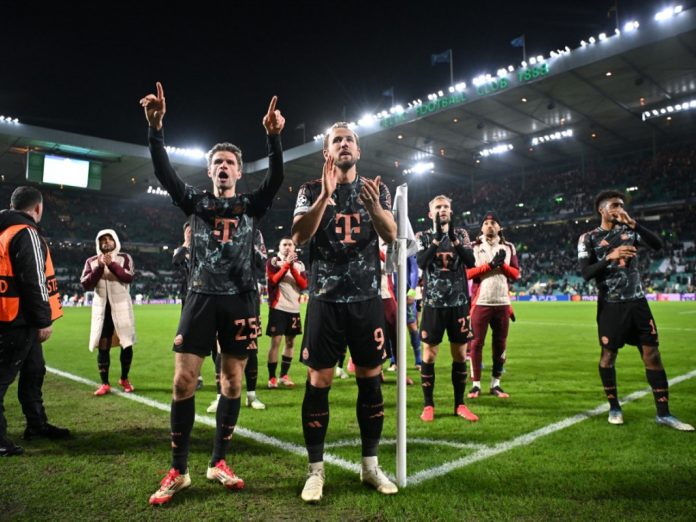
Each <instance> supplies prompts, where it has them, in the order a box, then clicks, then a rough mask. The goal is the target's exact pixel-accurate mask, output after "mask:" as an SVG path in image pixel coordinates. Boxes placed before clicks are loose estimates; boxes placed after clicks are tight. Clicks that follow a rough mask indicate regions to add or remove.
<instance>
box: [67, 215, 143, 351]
mask: <svg viewBox="0 0 696 522" xmlns="http://www.w3.org/2000/svg"><path fill="white" fill-rule="evenodd" d="M107 234H108V235H110V236H111V237H112V238H113V239H114V242H115V243H116V248H114V250H113V251H112V252H110V253H111V258H112V260H111V263H110V264H109V265H104V264H102V263H101V262H100V261H99V257H100V256H101V255H102V251H101V249H100V248H99V238H100V237H102V236H105V235H107ZM95 243H96V250H97V255H96V256H92V257H90V258H89V259H87V261H85V267H84V269H83V270H82V277H80V282H81V283H82V287H83V288H84V289H85V290H94V300H93V301H92V324H91V328H90V332H89V349H90V351H94V349H95V348H97V347H98V346H99V338H100V337H101V332H102V328H103V327H104V317H105V313H106V304H107V303H108V304H109V306H110V308H111V319H112V320H113V322H114V337H113V338H112V340H111V345H112V346H117V345H121V346H123V347H124V348H125V347H127V346H133V345H134V344H135V341H136V339H135V318H134V317H133V302H132V300H131V296H130V283H131V281H133V274H134V273H135V269H134V266H133V258H131V256H129V255H128V254H124V253H123V252H121V242H120V241H119V239H118V235H117V234H116V232H115V231H114V230H111V229H109V228H107V229H104V230H100V231H99V233H98V234H97V237H96V239H95Z"/></svg>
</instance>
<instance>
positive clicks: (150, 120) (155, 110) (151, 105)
mask: <svg viewBox="0 0 696 522" xmlns="http://www.w3.org/2000/svg"><path fill="white" fill-rule="evenodd" d="M140 105H141V107H142V108H143V110H144V111H145V119H146V120H147V124H148V125H149V126H150V127H152V128H153V129H155V130H161V129H162V120H163V119H164V114H165V113H166V112H167V102H166V101H165V99H164V88H163V87H162V84H161V83H160V82H157V94H148V95H147V96H145V97H144V98H141V99H140Z"/></svg>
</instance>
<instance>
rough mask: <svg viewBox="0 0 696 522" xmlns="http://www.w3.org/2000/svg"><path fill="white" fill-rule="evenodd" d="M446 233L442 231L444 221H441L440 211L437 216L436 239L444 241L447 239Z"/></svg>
mask: <svg viewBox="0 0 696 522" xmlns="http://www.w3.org/2000/svg"><path fill="white" fill-rule="evenodd" d="M446 235H447V234H445V233H444V232H443V231H442V223H441V222H440V213H439V212H438V213H437V215H436V216H435V238H434V239H435V241H437V242H439V243H442V240H443V239H445V236H446Z"/></svg>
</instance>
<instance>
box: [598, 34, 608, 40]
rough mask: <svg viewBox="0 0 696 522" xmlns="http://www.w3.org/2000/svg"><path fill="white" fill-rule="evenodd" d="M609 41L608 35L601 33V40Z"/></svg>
mask: <svg viewBox="0 0 696 522" xmlns="http://www.w3.org/2000/svg"><path fill="white" fill-rule="evenodd" d="M606 39H607V33H599V40H600V41H602V40H606Z"/></svg>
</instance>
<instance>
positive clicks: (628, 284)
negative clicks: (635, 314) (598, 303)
mask: <svg viewBox="0 0 696 522" xmlns="http://www.w3.org/2000/svg"><path fill="white" fill-rule="evenodd" d="M620 246H635V247H639V246H646V244H645V242H644V241H643V240H642V239H641V236H640V234H639V233H638V232H637V231H635V230H633V229H631V228H630V227H627V226H625V225H617V226H614V227H613V228H612V229H611V230H605V229H603V228H602V227H597V228H595V229H594V230H591V231H590V232H586V233H585V234H583V235H582V236H580V239H579V241H578V261H579V262H580V266H581V268H582V269H585V267H588V266H590V265H594V264H596V263H599V262H603V261H604V258H605V257H607V255H608V254H609V253H610V252H611V251H612V250H614V249H615V248H617V247H620ZM595 281H596V283H597V289H598V293H599V295H598V298H599V299H601V300H604V301H607V302H609V303H618V302H622V301H632V300H634V299H640V298H641V297H643V296H644V295H645V294H644V292H643V285H642V284H641V281H640V272H638V258H637V257H632V258H629V259H627V260H624V259H620V260H615V261H611V262H609V263H608V264H607V265H606V266H605V267H604V269H603V270H601V271H599V272H598V273H597V274H596V275H595Z"/></svg>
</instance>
